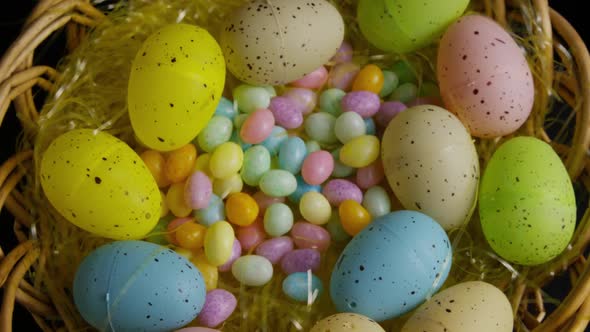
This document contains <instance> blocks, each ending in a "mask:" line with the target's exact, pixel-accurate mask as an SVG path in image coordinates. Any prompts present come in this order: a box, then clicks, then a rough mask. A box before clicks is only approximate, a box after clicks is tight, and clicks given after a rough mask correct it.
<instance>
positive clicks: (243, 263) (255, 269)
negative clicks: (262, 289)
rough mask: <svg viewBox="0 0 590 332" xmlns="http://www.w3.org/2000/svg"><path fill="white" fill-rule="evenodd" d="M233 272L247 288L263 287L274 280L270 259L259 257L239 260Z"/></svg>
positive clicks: (246, 257) (247, 256)
mask: <svg viewBox="0 0 590 332" xmlns="http://www.w3.org/2000/svg"><path fill="white" fill-rule="evenodd" d="M231 272H232V274H233V276H234V278H236V279H237V280H238V281H239V282H240V283H242V284H244V285H246V286H263V285H264V284H266V283H267V282H269V281H270V279H272V274H273V269H272V264H271V263H270V262H269V261H268V259H266V258H264V257H262V256H257V255H246V256H242V257H240V258H238V259H237V260H236V261H235V262H234V264H233V265H232V268H231Z"/></svg>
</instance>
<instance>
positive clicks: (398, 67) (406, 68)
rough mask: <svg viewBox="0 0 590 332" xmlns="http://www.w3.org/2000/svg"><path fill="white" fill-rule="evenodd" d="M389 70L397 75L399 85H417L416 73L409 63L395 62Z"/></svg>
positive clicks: (403, 61)
mask: <svg viewBox="0 0 590 332" xmlns="http://www.w3.org/2000/svg"><path fill="white" fill-rule="evenodd" d="M391 69H392V70H393V72H394V73H395V74H396V75H397V78H398V79H399V83H400V84H403V83H414V84H415V83H418V77H417V72H416V69H415V68H414V66H412V64H411V63H409V62H408V61H405V60H401V61H398V62H396V63H395V64H394V65H393V66H392V67H391Z"/></svg>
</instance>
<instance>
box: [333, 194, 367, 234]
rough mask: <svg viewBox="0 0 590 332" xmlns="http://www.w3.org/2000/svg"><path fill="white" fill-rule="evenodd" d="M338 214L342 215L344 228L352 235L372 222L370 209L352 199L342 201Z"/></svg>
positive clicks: (341, 220) (341, 219)
mask: <svg viewBox="0 0 590 332" xmlns="http://www.w3.org/2000/svg"><path fill="white" fill-rule="evenodd" d="M338 215H339V216H340V222H341V223H342V228H344V231H345V232H346V233H348V235H351V236H355V235H356V234H358V233H359V232H360V231H362V230H363V228H365V227H366V226H367V225H368V224H370V223H371V215H370V214H369V211H367V209H365V208H364V207H363V206H362V205H361V204H359V203H358V202H357V201H354V200H352V199H347V200H345V201H343V202H342V203H340V206H339V207H338Z"/></svg>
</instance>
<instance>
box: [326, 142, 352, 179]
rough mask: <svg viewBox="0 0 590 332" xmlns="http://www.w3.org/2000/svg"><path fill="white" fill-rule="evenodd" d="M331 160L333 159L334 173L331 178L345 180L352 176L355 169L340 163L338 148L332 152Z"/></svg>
mask: <svg viewBox="0 0 590 332" xmlns="http://www.w3.org/2000/svg"><path fill="white" fill-rule="evenodd" d="M332 158H334V171H332V176H333V177H335V178H345V177H349V176H351V175H353V174H354V171H355V169H354V168H353V167H350V166H346V165H344V164H343V163H341V162H340V148H338V149H336V150H334V151H332Z"/></svg>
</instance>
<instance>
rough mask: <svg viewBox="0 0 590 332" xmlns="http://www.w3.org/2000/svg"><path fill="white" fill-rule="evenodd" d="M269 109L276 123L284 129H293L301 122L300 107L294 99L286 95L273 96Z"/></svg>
mask: <svg viewBox="0 0 590 332" xmlns="http://www.w3.org/2000/svg"><path fill="white" fill-rule="evenodd" d="M269 109H270V110H271V111H272V114H273V116H274V118H275V121H276V123H277V125H279V126H281V127H283V128H285V129H294V128H298V127H299V126H301V124H302V123H303V113H302V107H301V105H300V104H298V103H297V102H296V101H295V100H293V99H291V98H287V97H274V98H273V99H272V100H271V101H270V106H269Z"/></svg>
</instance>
